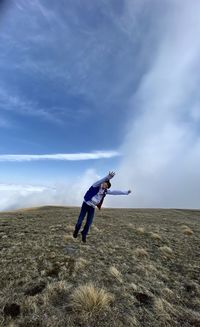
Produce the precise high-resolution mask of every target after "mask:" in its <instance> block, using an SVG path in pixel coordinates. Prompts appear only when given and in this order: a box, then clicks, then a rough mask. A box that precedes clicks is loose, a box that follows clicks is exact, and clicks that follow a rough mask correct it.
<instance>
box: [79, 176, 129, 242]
mask: <svg viewBox="0 0 200 327" xmlns="http://www.w3.org/2000/svg"><path fill="white" fill-rule="evenodd" d="M114 176H115V173H114V172H113V171H111V172H109V174H108V175H107V176H106V177H104V178H102V179H100V180H99V181H97V182H96V183H94V184H93V185H92V186H91V187H90V188H89V190H88V191H87V192H86V193H85V196H84V200H83V204H82V207H81V211H80V214H79V217H78V220H77V223H76V226H75V230H74V233H73V237H74V238H77V236H78V232H79V230H80V228H81V225H82V222H83V220H84V218H85V216H86V214H87V220H86V224H85V226H84V228H83V230H82V232H81V234H82V241H83V242H84V243H86V236H87V233H88V231H89V229H90V226H91V224H92V221H93V218H94V212H95V206H97V207H98V208H99V210H100V209H101V206H102V203H103V200H104V198H105V196H106V195H107V194H111V195H128V194H129V193H131V190H128V191H110V190H109V188H110V187H111V183H110V180H111V178H113V177H114Z"/></svg>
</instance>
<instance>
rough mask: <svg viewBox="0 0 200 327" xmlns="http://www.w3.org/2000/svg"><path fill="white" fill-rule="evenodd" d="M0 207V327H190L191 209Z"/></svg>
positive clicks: (198, 216)
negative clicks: (81, 231) (81, 230)
mask: <svg viewBox="0 0 200 327" xmlns="http://www.w3.org/2000/svg"><path fill="white" fill-rule="evenodd" d="M78 213H79V208H71V207H50V206H49V207H41V208H33V209H28V210H19V211H13V212H2V213H0V255H1V259H0V260H1V262H0V326H6V327H15V326H28V327H29V326H30V327H34V326H53V327H54V326H58V327H64V326H69V327H75V326H79V327H99V326H101V327H112V326H113V327H121V326H126V327H128V326H138V327H141V326H145V327H148V326H153V327H161V326H162V327H167V326H169V327H173V326H180V327H186V326H196V327H197V326H200V236H199V235H200V211H197V210H196V211H195V210H163V209H155V210H153V209H103V210H101V211H100V212H99V211H97V212H96V217H95V220H94V224H93V226H92V228H91V230H90V233H89V235H88V239H87V243H86V244H83V243H82V242H81V237H78V238H77V239H73V237H72V233H73V229H74V224H75V222H76V219H77V215H78Z"/></svg>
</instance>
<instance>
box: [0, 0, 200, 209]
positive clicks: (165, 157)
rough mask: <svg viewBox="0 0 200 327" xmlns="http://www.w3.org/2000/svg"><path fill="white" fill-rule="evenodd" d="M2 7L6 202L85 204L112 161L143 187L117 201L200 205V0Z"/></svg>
mask: <svg viewBox="0 0 200 327" xmlns="http://www.w3.org/2000/svg"><path fill="white" fill-rule="evenodd" d="M0 12H1V13H0V30H1V33H0V139H1V143H0V195H1V200H0V210H6V209H10V208H11V209H13V208H18V207H26V206H32V205H42V204H47V203H48V204H66V205H80V204H81V200H82V196H83V194H84V191H85V189H86V188H87V187H88V186H89V184H90V183H92V182H94V181H95V180H96V179H97V178H99V177H102V176H104V175H105V174H106V173H107V172H108V171H109V170H116V178H115V179H114V180H113V187H114V188H122V189H129V188H131V189H132V190H133V191H134V192H133V193H132V195H131V196H129V197H126V198H124V197H120V198H117V199H116V198H115V199H114V198H113V197H110V198H109V199H106V201H107V202H106V205H107V206H114V207H117V206H125V207H186V208H193V207H199V202H198V201H199V195H200V186H199V185H200V183H199V182H200V173H199V165H200V129H199V126H200V125H199V123H200V108H199V103H200V98H199V90H198V85H199V76H200V74H199V73H200V64H199V62H200V61H199V56H200V41H199V33H200V22H199V19H198V17H199V14H200V4H198V2H196V1H187V0H186V1H184V3H182V2H180V1H178V0H173V1H172V0H166V1H165V0H164V1H162V2H161V1H156V0H149V1H146V0H142V1H141V0H140V1H139V0H136V1H131V0H120V1H118V0H106V1H105V0H100V1H89V0H86V1H80V0H79V1H78V0H77V1H72V0H71V1H70V0H65V1H51V2H50V3H48V5H47V4H46V3H45V2H43V1H41V0H28V1H27V0H26V1H25V0H18V1H17V0H7V1H4V2H2V4H1V6H0ZM60 154H62V155H63V157H62V160H61V159H60ZM71 154H73V155H74V156H73V157H71V156H70V155H71ZM25 155H26V156H25ZM45 155H46V157H44V156H45ZM91 156H92V158H93V159H90V158H91Z"/></svg>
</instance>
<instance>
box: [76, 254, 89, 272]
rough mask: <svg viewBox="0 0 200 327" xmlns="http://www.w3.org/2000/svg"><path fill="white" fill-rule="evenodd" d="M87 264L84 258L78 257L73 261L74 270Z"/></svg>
mask: <svg viewBox="0 0 200 327" xmlns="http://www.w3.org/2000/svg"><path fill="white" fill-rule="evenodd" d="M87 264H88V261H87V260H86V259H84V258H81V257H80V258H78V259H77V260H76V262H75V271H77V270H80V269H82V268H84V267H85V266H86V265H87Z"/></svg>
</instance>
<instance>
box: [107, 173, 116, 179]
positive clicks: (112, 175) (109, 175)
mask: <svg viewBox="0 0 200 327" xmlns="http://www.w3.org/2000/svg"><path fill="white" fill-rule="evenodd" d="M114 176H115V172H114V171H109V174H108V177H109V179H111V178H113V177H114Z"/></svg>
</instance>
